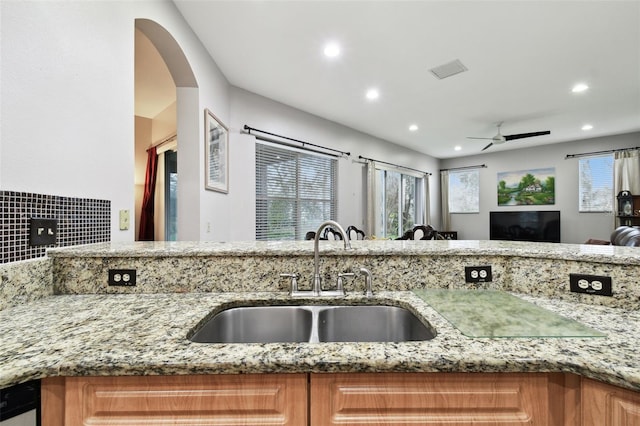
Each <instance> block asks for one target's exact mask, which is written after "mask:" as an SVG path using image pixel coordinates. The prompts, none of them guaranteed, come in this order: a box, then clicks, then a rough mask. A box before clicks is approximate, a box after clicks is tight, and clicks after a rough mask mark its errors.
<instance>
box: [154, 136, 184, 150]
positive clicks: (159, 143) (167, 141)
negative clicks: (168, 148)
mask: <svg viewBox="0 0 640 426" xmlns="http://www.w3.org/2000/svg"><path fill="white" fill-rule="evenodd" d="M176 139H178V135H177V134H173V135H171V136H169V137H167V138H164V139H163V140H161V141H160V142H156V143H152V144H151V146H150V147H149V148H153V147H154V146H155V147H156V148H157V147H159V146H161V145H164V144H166V143H169V142H172V141H174V140H176Z"/></svg>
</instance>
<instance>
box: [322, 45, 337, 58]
mask: <svg viewBox="0 0 640 426" xmlns="http://www.w3.org/2000/svg"><path fill="white" fill-rule="evenodd" d="M339 54H340V46H339V45H338V44H337V43H328V44H327V45H325V46H324V55H325V56H326V57H328V58H335V57H336V56H338V55H339Z"/></svg>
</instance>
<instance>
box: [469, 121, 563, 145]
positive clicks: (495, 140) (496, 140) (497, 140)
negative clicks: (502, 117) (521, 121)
mask: <svg viewBox="0 0 640 426" xmlns="http://www.w3.org/2000/svg"><path fill="white" fill-rule="evenodd" d="M497 126H498V133H497V134H496V135H495V136H494V137H492V138H474V137H471V136H467V139H488V140H490V141H492V142H491V143H490V144H489V145H487V146H485V147H484V148H482V150H483V151H484V150H485V149H487V148H489V147H490V146H491V145H493V144H496V145H500V144H503V143H505V142H508V141H512V140H514V139H524V138H532V137H534V136H543V135H550V134H551V132H550V131H549V130H545V131H543V132H531V133H517V134H515V135H503V134H501V133H500V126H502V122H500V123H498V124H497Z"/></svg>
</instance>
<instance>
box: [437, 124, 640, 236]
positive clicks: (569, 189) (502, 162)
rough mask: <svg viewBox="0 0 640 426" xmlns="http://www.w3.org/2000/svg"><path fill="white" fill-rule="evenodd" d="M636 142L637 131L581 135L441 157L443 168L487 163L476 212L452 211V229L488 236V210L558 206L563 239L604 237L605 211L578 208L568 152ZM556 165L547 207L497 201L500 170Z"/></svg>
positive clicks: (609, 220) (639, 139) (610, 225)
mask: <svg viewBox="0 0 640 426" xmlns="http://www.w3.org/2000/svg"><path fill="white" fill-rule="evenodd" d="M513 143H518V144H526V142H525V141H519V142H513ZM636 146H640V133H629V134H624V135H617V136H609V137H603V138H593V139H583V140H579V141H573V142H566V143H562V144H556V145H545V146H540V147H533V148H524V149H518V150H514V151H502V152H496V153H487V154H482V155H476V156H469V157H462V158H455V159H447V160H441V164H440V166H441V168H454V167H464V166H471V165H476V164H486V165H487V168H485V169H480V213H478V214H452V215H451V229H452V230H457V231H458V237H459V238H460V239H466V240H476V239H477V240H486V239H489V212H490V211H513V210H560V222H561V223H560V229H561V231H560V232H561V239H562V242H563V243H578V244H579V243H584V242H585V241H586V240H588V239H589V238H597V239H603V240H608V239H609V236H610V235H611V232H613V230H614V218H613V216H612V215H611V214H609V213H579V212H578V160H577V159H565V157H566V155H567V154H579V153H586V152H596V151H604V150H610V149H617V148H628V147H636ZM543 167H555V169H556V177H555V185H556V202H555V204H553V205H546V206H536V207H528V206H508V207H507V206H500V207H498V199H497V185H498V181H497V174H498V173H499V172H507V171H517V170H527V169H536V168H543Z"/></svg>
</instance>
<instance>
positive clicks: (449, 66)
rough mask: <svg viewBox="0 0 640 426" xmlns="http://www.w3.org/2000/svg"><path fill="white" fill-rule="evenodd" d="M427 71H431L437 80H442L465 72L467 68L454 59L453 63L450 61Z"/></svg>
mask: <svg viewBox="0 0 640 426" xmlns="http://www.w3.org/2000/svg"><path fill="white" fill-rule="evenodd" d="M429 71H431V73H432V74H433V75H435V76H436V77H437V78H438V79H440V80H442V79H443V78H447V77H451V76H452V75H456V74H460V73H461V72H464V71H467V67H465V66H464V64H463V63H462V62H460V60H459V59H456V60H455V61H451V62H449V63H446V64H444V65H440V66H438V67H435V68H431V69H430V70H429Z"/></svg>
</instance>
